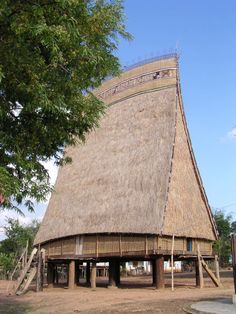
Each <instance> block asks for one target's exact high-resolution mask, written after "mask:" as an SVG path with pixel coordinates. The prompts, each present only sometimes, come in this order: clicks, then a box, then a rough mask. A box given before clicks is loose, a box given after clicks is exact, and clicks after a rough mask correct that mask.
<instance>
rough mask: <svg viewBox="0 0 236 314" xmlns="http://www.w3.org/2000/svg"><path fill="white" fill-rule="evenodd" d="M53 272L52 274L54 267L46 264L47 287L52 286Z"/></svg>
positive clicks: (49, 263)
mask: <svg viewBox="0 0 236 314" xmlns="http://www.w3.org/2000/svg"><path fill="white" fill-rule="evenodd" d="M53 272H54V265H53V263H52V262H48V267H47V284H48V287H49V288H50V287H52V286H53Z"/></svg>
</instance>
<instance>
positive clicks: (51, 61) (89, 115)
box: [0, 0, 130, 210]
mask: <svg viewBox="0 0 236 314" xmlns="http://www.w3.org/2000/svg"><path fill="white" fill-rule="evenodd" d="M0 34H1V35H0V139H1V140H0V193H2V194H3V195H4V197H5V198H6V201H5V203H4V206H5V207H8V208H15V207H14V206H15V203H18V204H21V203H22V202H23V200H26V203H25V205H26V206H27V207H28V209H29V210H32V208H33V207H32V204H31V202H30V201H29V199H31V198H32V199H36V200H43V199H45V198H46V197H47V195H46V194H47V193H48V192H49V191H50V189H51V187H50V185H49V180H48V179H49V178H48V173H47V171H46V170H45V169H44V167H43V166H42V163H41V162H42V161H43V162H45V161H48V160H50V159H52V158H53V159H54V160H55V162H56V163H59V164H64V163H65V162H67V161H68V159H64V156H63V151H64V148H65V146H67V145H71V144H75V142H81V141H82V142H83V141H85V138H86V134H87V133H88V132H90V131H91V130H92V129H93V128H95V127H97V126H98V123H99V119H100V117H101V115H102V114H103V112H104V110H105V106H104V104H103V103H102V102H101V101H100V100H98V99H96V98H95V97H94V96H93V95H92V94H91V93H90V92H89V91H91V89H93V88H95V87H97V86H99V85H100V84H101V82H102V80H104V78H106V77H107V76H111V75H116V74H118V73H119V71H120V68H119V62H118V59H117V57H115V56H114V52H115V50H116V49H117V47H118V38H119V36H123V37H125V38H127V39H130V35H129V34H128V33H127V32H126V31H125V26H124V16H123V7H122V4H121V2H120V1H112V2H110V1H92V0H90V1H84V0H76V1H75V0H34V1H19V0H18V1H11V0H4V1H1V3H0ZM66 158H67V157H66ZM27 197H28V200H27Z"/></svg>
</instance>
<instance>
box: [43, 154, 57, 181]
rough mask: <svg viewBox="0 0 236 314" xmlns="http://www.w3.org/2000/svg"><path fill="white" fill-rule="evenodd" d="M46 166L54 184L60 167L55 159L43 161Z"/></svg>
mask: <svg viewBox="0 0 236 314" xmlns="http://www.w3.org/2000/svg"><path fill="white" fill-rule="evenodd" d="M42 164H43V165H44V167H45V168H46V169H47V170H48V172H49V176H50V183H51V184H52V185H53V184H54V183H55V182H56V179H57V173H58V169H59V168H58V167H57V166H56V165H55V164H54V161H53V160H50V161H48V162H43V163H42Z"/></svg>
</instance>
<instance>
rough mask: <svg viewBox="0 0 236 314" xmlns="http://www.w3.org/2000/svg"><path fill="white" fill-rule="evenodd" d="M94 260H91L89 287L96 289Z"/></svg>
mask: <svg viewBox="0 0 236 314" xmlns="http://www.w3.org/2000/svg"><path fill="white" fill-rule="evenodd" d="M96 272H97V268H96V262H92V271H91V288H92V289H96V275H97V274H96Z"/></svg>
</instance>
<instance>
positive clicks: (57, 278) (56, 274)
mask: <svg viewBox="0 0 236 314" xmlns="http://www.w3.org/2000/svg"><path fill="white" fill-rule="evenodd" d="M55 282H56V285H58V282H59V275H58V265H56V266H55Z"/></svg>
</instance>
